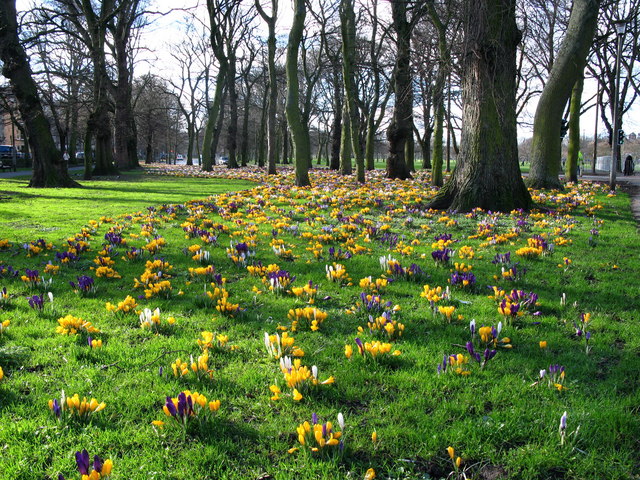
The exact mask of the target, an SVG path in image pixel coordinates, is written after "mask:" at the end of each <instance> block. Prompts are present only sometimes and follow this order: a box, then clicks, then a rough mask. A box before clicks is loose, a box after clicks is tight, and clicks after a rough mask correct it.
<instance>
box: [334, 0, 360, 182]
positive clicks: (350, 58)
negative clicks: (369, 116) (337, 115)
mask: <svg viewBox="0 0 640 480" xmlns="http://www.w3.org/2000/svg"><path fill="white" fill-rule="evenodd" d="M340 21H341V27H342V58H343V60H342V78H344V85H345V89H344V90H345V100H346V107H347V108H346V113H347V115H346V119H347V121H348V122H349V130H350V132H351V135H350V137H351V138H350V141H351V150H352V152H353V155H354V156H355V159H356V178H357V180H358V182H360V183H364V182H365V173H364V169H365V165H364V156H363V154H362V148H361V147H360V137H359V135H358V132H359V131H360V115H359V112H358V106H357V104H358V87H357V85H356V76H355V65H356V45H355V42H356V14H355V11H354V7H353V0H342V3H341V5H340ZM349 166H351V159H349ZM343 173H344V172H343Z"/></svg>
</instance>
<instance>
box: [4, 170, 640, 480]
mask: <svg viewBox="0 0 640 480" xmlns="http://www.w3.org/2000/svg"><path fill="white" fill-rule="evenodd" d="M183 170H184V169H183ZM155 171H156V173H162V171H161V170H155ZM220 172H223V173H224V172H227V171H226V169H225V170H220V171H219V172H218V173H220ZM232 174H233V175H234V176H235V177H236V178H235V179H226V180H225V179H220V178H215V179H213V178H189V177H175V176H170V175H167V176H163V177H158V176H145V175H131V176H129V175H126V176H123V177H121V178H120V179H119V180H117V181H116V180H113V181H94V182H89V183H88V184H87V188H85V189H78V190H29V189H27V188H25V187H24V185H25V183H24V181H23V180H13V179H12V180H2V181H0V246H3V249H2V250H0V291H2V288H3V287H6V293H0V295H1V296H2V297H1V298H0V323H2V322H4V323H2V324H3V327H1V328H0V332H1V333H0V367H2V371H3V374H4V378H3V379H2V380H0V445H1V446H2V453H0V472H2V474H1V475H0V476H1V477H2V478H3V479H4V478H6V479H25V480H27V479H29V480H31V479H33V478H43V479H57V478H58V475H59V474H63V475H64V477H65V478H67V479H69V478H79V475H78V471H77V469H76V461H75V458H74V455H75V452H77V451H82V450H83V449H86V450H87V451H88V452H89V454H90V455H91V456H93V455H99V456H100V457H102V459H110V460H111V461H112V462H113V470H112V475H111V478H113V479H152V478H155V479H159V480H160V479H162V480H165V479H194V478H197V479H205V478H206V479H220V478H233V479H247V478H255V479H257V478H261V479H267V478H273V479H283V480H284V479H292V478H296V479H317V478H323V479H324V478H326V479H336V478H356V479H361V478H364V477H365V474H366V472H367V471H368V470H369V469H374V470H375V474H376V478H387V479H440V478H442V479H444V478H464V477H463V475H466V477H467V478H476V479H499V478H514V479H551V478H558V479H559V478H568V479H586V478H607V479H628V478H634V477H635V476H638V475H640V464H639V462H638V458H637V452H638V438H640V419H639V411H638V405H640V391H639V390H638V388H637V386H638V384H639V381H640V373H639V372H640V326H639V324H638V314H639V313H640V305H639V300H638V299H639V298H640V295H639V294H640V288H639V286H638V284H637V282H636V277H637V274H638V265H637V255H636V254H635V253H634V252H636V251H637V244H638V236H637V233H636V225H635V223H634V221H633V218H632V216H631V213H630V211H629V199H628V197H626V196H625V195H624V194H619V195H616V196H607V192H606V190H604V189H603V188H602V187H599V186H597V185H592V184H589V183H582V184H580V185H579V186H577V187H571V188H568V189H567V190H566V191H565V192H562V193H559V192H534V197H535V199H536V201H538V202H539V205H540V207H544V209H541V210H536V211H533V212H531V213H529V214H527V213H523V212H512V214H489V213H486V212H480V211H478V212H474V213H472V214H467V215H463V214H458V215H454V214H450V215H447V214H444V213H442V212H434V211H430V210H427V209H426V208H425V207H424V205H425V203H426V201H427V199H428V198H429V197H430V196H431V195H432V194H433V191H432V190H431V189H430V187H429V186H428V179H427V178H426V176H425V174H424V173H422V172H420V173H418V174H417V175H416V179H415V180H413V181H409V182H395V183H389V182H388V181H386V180H384V179H383V178H382V176H381V175H380V174H379V173H377V174H372V175H370V177H369V178H370V183H369V184H368V185H367V186H366V187H361V186H359V185H357V184H356V183H354V182H353V180H352V179H345V178H343V177H339V176H335V175H333V174H331V173H329V172H326V171H325V172H319V171H316V172H313V173H312V181H313V182H314V188H311V189H297V188H295V187H292V185H291V181H292V178H291V175H288V174H282V175H279V176H277V177H276V178H272V179H270V180H271V182H272V183H269V184H267V183H266V182H263V183H261V184H248V183H247V182H245V181H242V180H241V177H246V178H247V179H251V180H258V181H264V180H266V179H265V178H263V177H262V175H261V174H259V173H256V172H255V170H251V169H250V170H247V171H246V172H244V171H241V172H233V173H232ZM251 185H255V186H254V187H253V188H248V186H251ZM231 190H234V191H235V192H230V191H231ZM210 194H215V195H216V196H214V197H211V198H209V199H204V198H205V197H206V196H207V195H210ZM191 199H193V200H191ZM147 207H151V208H147ZM3 239H6V240H7V241H6V242H4V243H3V242H2V240H3ZM40 239H42V240H40ZM24 244H27V246H26V248H25V247H24V246H23V245H24ZM507 254H508V255H507ZM381 257H384V259H383V260H382V261H381ZM436 258H437V259H438V261H436V260H435V259H436ZM9 267H11V268H9ZM27 269H29V270H30V271H31V272H30V273H29V272H27ZM15 270H17V271H19V274H17V275H14V274H13V273H12V272H13V271H15ZM33 270H37V271H38V272H37V273H33ZM83 276H86V277H90V279H89V278H85V277H83ZM22 277H24V278H22ZM69 282H73V283H74V285H70V283H69ZM438 287H441V288H438ZM492 287H495V288H492ZM48 292H51V293H52V296H53V302H51V301H50V300H49V298H48ZM41 294H42V295H43V297H39V295H41ZM34 296H36V298H34ZM127 296H130V297H131V298H130V299H129V300H125V299H126V297H127ZM29 300H31V302H29ZM134 303H135V306H134ZM30 304H32V305H33V307H32V306H30ZM40 304H42V308H40ZM129 307H130V308H129ZM145 308H148V309H150V311H149V312H148V313H147V314H146V316H145V313H144V311H143V309H145ZM156 308H157V309H158V311H155V309H156ZM129 309H130V310H131V311H127V310H129ZM141 313H142V317H141V316H140V314H141ZM67 316H71V317H67ZM65 317H66V318H65ZM78 318H81V319H82V321H79V320H77V319H78ZM472 321H474V323H475V327H471V325H470V322H472ZM87 322H90V324H87ZM491 327H493V330H492V328H491ZM93 329H97V330H99V331H95V330H93ZM498 329H500V331H498ZM587 332H588V333H587ZM265 333H266V339H265ZM276 334H278V336H276ZM89 337H91V339H92V340H94V343H93V346H90V345H89V343H88V341H89ZM587 338H588V340H587ZM278 339H279V340H280V344H279V345H277V341H278ZM265 340H266V342H267V343H268V344H269V348H267V346H266V345H265ZM100 342H101V344H100ZM375 342H379V343H375ZM468 342H471V344H468ZM293 355H298V357H297V359H298V360H299V364H298V363H296V357H294V356H293ZM277 357H279V358H277ZM312 366H316V368H317V371H316V369H312ZM438 370H440V373H438ZM541 370H544V371H545V372H544V376H543V377H542V378H541ZM62 391H64V395H65V397H66V399H68V401H61V396H62ZM184 391H187V392H188V393H186V394H181V392H184ZM194 392H199V394H202V395H204V396H206V401H205V400H204V398H202V397H199V395H196V394H195V393H194ZM74 394H78V395H79V401H81V400H82V397H87V401H90V400H91V399H92V398H95V399H96V401H95V402H94V403H93V404H92V405H89V407H87V408H88V409H89V410H96V411H95V412H93V413H91V412H89V413H87V411H86V408H85V410H83V412H82V414H81V415H80V414H78V413H77V408H76V406H75V404H74V400H73V396H74ZM179 394H181V395H179ZM167 397H169V398H167ZM188 397H190V398H191V401H193V402H195V403H192V405H193V409H191V407H189V403H188V402H189V398H188ZM172 398H175V401H174V400H172ZM54 399H56V403H53V400H54ZM198 400H199V401H200V402H201V404H202V407H201V406H200V404H199V403H198ZM218 400H219V402H220V403H219V404H218V403H217V401H218ZM102 402H104V404H105V405H104V408H103V407H102V406H101V403H102ZM59 403H60V404H61V405H62V407H61V410H59V409H58V404H59ZM564 412H566V428H564V429H561V428H560V422H561V417H562V415H563V413H564ZM339 414H340V415H339ZM339 416H340V418H341V419H343V420H344V425H341V423H342V421H341V420H340V421H339V420H338V418H339ZM315 419H317V420H315ZM314 421H317V424H316V425H315V426H314V425H313V423H314ZM328 421H330V422H331V423H332V425H328V424H326V422H328ZM305 422H308V424H306V425H305ZM316 430H317V431H316ZM337 432H340V433H337ZM301 439H302V440H303V442H304V443H302V442H301V441H300V440H301ZM447 447H452V448H453V450H451V451H448V450H447ZM450 452H451V453H450ZM450 455H451V456H452V458H450ZM458 457H460V460H459V464H456V460H457V458H458ZM91 458H93V457H91ZM90 469H91V467H90V468H89V470H90ZM107 470H108V467H107ZM105 471H106V470H105ZM103 473H104V471H103ZM103 478H104V476H103ZM369 478H372V477H371V476H370V477H369Z"/></svg>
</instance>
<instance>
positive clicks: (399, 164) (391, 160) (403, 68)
mask: <svg viewBox="0 0 640 480" xmlns="http://www.w3.org/2000/svg"><path fill="white" fill-rule="evenodd" d="M391 15H392V18H393V30H394V32H395V34H396V44H397V46H398V51H397V54H396V64H395V74H394V82H393V83H394V85H393V90H394V93H395V106H394V108H393V116H392V118H391V124H390V125H389V127H388V129H387V140H389V156H388V157H387V178H399V179H402V180H404V179H407V178H411V172H410V171H409V168H408V167H407V163H406V160H405V148H406V143H407V138H409V135H411V125H412V124H413V121H412V115H413V114H412V111H413V94H412V87H413V86H412V84H411V65H410V60H411V57H410V45H409V42H410V37H411V25H410V24H409V22H408V21H407V2H406V1H404V0H391Z"/></svg>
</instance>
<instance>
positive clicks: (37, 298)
mask: <svg viewBox="0 0 640 480" xmlns="http://www.w3.org/2000/svg"><path fill="white" fill-rule="evenodd" d="M27 299H28V300H29V306H30V307H31V308H33V309H34V310H42V309H43V308H44V295H33V296H31V297H27Z"/></svg>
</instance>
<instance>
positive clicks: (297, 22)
mask: <svg viewBox="0 0 640 480" xmlns="http://www.w3.org/2000/svg"><path fill="white" fill-rule="evenodd" d="M293 12H294V15H293V24H292V25H291V32H290V33H289V42H288V44H287V61H286V65H285V70H286V75H287V102H286V105H285V112H286V115H287V123H288V124H289V128H290V129H291V136H292V138H293V150H294V162H295V169H296V186H298V187H306V186H309V185H311V181H310V180H309V165H311V142H310V140H309V133H308V132H305V128H304V125H303V122H302V113H301V111H300V84H299V82H298V51H299V49H300V42H301V41H302V34H303V31H304V19H305V16H306V13H307V11H306V5H305V0H293ZM284 141H285V142H286V141H287V139H286V138H285V139H284Z"/></svg>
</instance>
